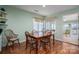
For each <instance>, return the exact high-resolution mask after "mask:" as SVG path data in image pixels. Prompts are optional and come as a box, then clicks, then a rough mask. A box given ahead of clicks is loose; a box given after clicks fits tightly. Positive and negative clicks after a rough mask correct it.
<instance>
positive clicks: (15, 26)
mask: <svg viewBox="0 0 79 59" xmlns="http://www.w3.org/2000/svg"><path fill="white" fill-rule="evenodd" d="M3 8H5V9H6V12H7V19H8V20H7V22H6V24H7V25H8V26H7V27H6V29H12V30H13V31H14V33H16V34H18V38H19V40H20V42H24V41H25V31H29V32H31V31H32V25H33V18H34V17H36V16H38V17H42V16H41V15H38V14H35V13H31V12H28V11H24V10H22V9H19V8H15V7H12V6H3ZM5 43H6V41H4V40H3V46H5V45H6V44H5Z"/></svg>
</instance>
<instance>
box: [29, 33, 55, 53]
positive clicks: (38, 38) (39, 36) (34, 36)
mask: <svg viewBox="0 0 79 59" xmlns="http://www.w3.org/2000/svg"><path fill="white" fill-rule="evenodd" d="M48 35H49V36H50V35H51V36H53V45H54V41H55V37H54V36H55V35H54V34H48ZM48 35H44V34H41V33H40V34H37V33H32V34H30V35H29V37H32V38H33V39H35V40H36V54H38V49H39V47H38V45H39V42H40V40H41V39H42V38H43V37H44V36H48Z"/></svg>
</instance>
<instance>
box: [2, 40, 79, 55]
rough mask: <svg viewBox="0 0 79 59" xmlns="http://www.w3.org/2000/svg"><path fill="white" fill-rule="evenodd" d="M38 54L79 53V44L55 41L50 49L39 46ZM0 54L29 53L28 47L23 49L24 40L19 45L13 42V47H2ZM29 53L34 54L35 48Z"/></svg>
mask: <svg viewBox="0 0 79 59" xmlns="http://www.w3.org/2000/svg"><path fill="white" fill-rule="evenodd" d="M38 53H39V54H79V46H75V45H72V44H69V43H65V42H60V41H55V45H54V46H52V49H51V50H50V49H49V48H47V49H46V50H44V49H43V48H40V49H39V51H38ZM2 54H30V48H28V49H27V50H26V49H25V42H23V43H21V46H20V47H19V46H18V45H17V44H15V46H14V48H13V47H12V46H11V47H10V48H3V51H2ZM31 54H35V50H33V51H32V52H31Z"/></svg>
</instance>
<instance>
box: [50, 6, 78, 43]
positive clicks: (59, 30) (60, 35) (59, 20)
mask: <svg viewBox="0 0 79 59" xmlns="http://www.w3.org/2000/svg"><path fill="white" fill-rule="evenodd" d="M74 13H79V7H76V8H74V9H70V10H65V11H62V12H59V13H55V14H51V15H49V16H52V17H56V18H57V20H56V39H57V40H60V41H63V33H64V31H63V25H64V22H63V18H62V17H63V16H64V15H69V14H74ZM78 20H79V19H78ZM78 23H79V22H78ZM76 42H78V40H77V41H76ZM76 42H73V43H74V44H78V43H76Z"/></svg>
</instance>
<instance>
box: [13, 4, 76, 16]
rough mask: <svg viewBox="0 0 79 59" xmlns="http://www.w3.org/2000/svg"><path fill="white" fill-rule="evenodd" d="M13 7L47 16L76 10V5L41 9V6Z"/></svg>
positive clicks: (47, 6) (49, 6) (50, 6)
mask: <svg viewBox="0 0 79 59" xmlns="http://www.w3.org/2000/svg"><path fill="white" fill-rule="evenodd" d="M14 7H16V8H20V9H23V10H26V11H29V12H33V13H37V14H40V15H43V16H47V15H50V14H54V13H57V12H62V11H65V10H69V9H73V8H76V7H77V5H46V7H43V6H42V5H14Z"/></svg>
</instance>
